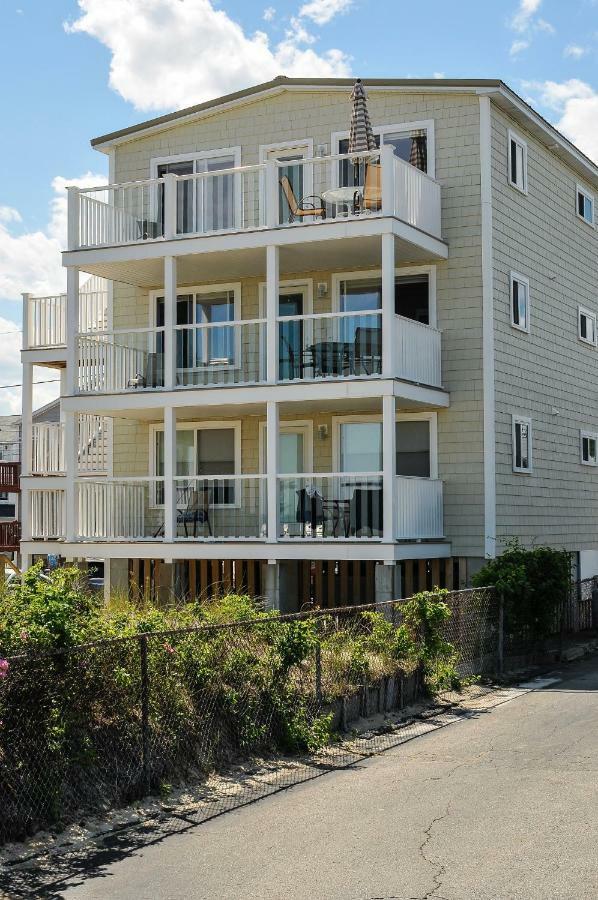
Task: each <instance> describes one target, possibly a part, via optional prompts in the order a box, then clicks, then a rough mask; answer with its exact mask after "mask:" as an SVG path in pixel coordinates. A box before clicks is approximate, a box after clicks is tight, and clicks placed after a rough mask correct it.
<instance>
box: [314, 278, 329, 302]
mask: <svg viewBox="0 0 598 900" xmlns="http://www.w3.org/2000/svg"><path fill="white" fill-rule="evenodd" d="M316 293H317V295H318V300H323V299H324V297H326V296H327V294H328V282H326V281H318V286H317V288H316Z"/></svg>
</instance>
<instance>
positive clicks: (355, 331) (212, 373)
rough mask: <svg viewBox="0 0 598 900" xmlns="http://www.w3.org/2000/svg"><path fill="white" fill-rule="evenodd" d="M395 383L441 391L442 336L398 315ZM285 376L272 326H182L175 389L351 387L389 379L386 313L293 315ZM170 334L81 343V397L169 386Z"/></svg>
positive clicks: (287, 328)
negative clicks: (347, 383) (271, 340)
mask: <svg viewBox="0 0 598 900" xmlns="http://www.w3.org/2000/svg"><path fill="white" fill-rule="evenodd" d="M392 325H393V344H394V347H395V348H396V350H395V364H394V372H393V374H394V377H396V378H400V379H403V380H406V381H412V382H416V383H418V384H424V385H428V386H431V387H441V384H442V377H441V333H440V331H438V329H436V328H434V327H432V326H431V325H425V324H422V323H420V322H418V321H416V320H415V319H410V318H408V317H405V316H400V315H395V316H394V321H393V323H392ZM275 327H276V331H277V334H276V343H277V345H278V360H277V367H276V369H277V371H276V372H275V373H272V372H269V371H268V355H267V323H266V320H265V319H251V320H239V321H231V322H227V323H225V324H220V323H219V324H202V325H184V326H181V325H179V326H177V327H176V329H175V332H174V338H173V341H174V348H173V350H174V354H175V359H176V371H175V373H174V387H175V388H183V389H184V388H214V387H230V386H234V385H259V384H266V383H268V382H272V381H273V380H274V377H275V378H276V380H277V382H278V383H289V382H298V381H300V382H306V381H314V380H317V381H319V380H321V379H329V380H330V379H332V380H347V379H355V378H372V377H374V378H376V377H378V378H379V377H380V376H381V375H382V372H383V370H384V367H383V355H382V343H383V341H382V338H383V334H382V328H383V325H382V314H381V312H380V310H374V311H364V312H358V313H340V312H339V313H322V314H317V315H313V314H312V315H301V316H285V317H284V318H279V320H278V322H277V323H276V326H275ZM167 338H168V336H167V335H166V334H165V330H164V329H163V328H140V329H136V330H132V331H114V332H106V331H104V332H98V333H96V334H84V335H79V337H78V343H77V347H78V363H79V368H78V392H79V393H80V394H114V393H120V392H122V391H130V392H138V391H146V390H162V389H164V386H165V352H164V345H165V341H166V340H167Z"/></svg>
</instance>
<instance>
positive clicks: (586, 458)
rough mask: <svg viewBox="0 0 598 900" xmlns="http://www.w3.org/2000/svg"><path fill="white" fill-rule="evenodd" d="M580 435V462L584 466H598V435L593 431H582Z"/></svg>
mask: <svg viewBox="0 0 598 900" xmlns="http://www.w3.org/2000/svg"><path fill="white" fill-rule="evenodd" d="M580 434H581V462H582V464H583V465H584V466H595V465H597V464H598V434H595V433H594V432H593V431H582V432H580Z"/></svg>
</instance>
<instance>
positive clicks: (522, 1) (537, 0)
mask: <svg viewBox="0 0 598 900" xmlns="http://www.w3.org/2000/svg"><path fill="white" fill-rule="evenodd" d="M541 5H542V0H519V8H518V10H517V12H516V13H515V15H514V16H513V18H512V19H511V28H514V29H515V31H520V32H524V31H527V29H528V28H529V26H530V23H531V20H532V18H533V16H534V15H535V13H537V12H538V10H539V9H540V6H541Z"/></svg>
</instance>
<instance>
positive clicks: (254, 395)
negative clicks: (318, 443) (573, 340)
mask: <svg viewBox="0 0 598 900" xmlns="http://www.w3.org/2000/svg"><path fill="white" fill-rule="evenodd" d="M389 394H393V395H394V396H395V397H397V398H399V399H403V400H410V401H412V402H415V403H421V404H422V405H423V406H430V407H442V408H447V407H448V406H449V405H450V395H449V394H448V393H447V392H446V391H444V390H442V389H441V388H431V387H424V386H422V385H418V384H413V383H412V382H408V381H399V380H398V379H377V378H371V379H364V380H363V381H360V380H357V379H356V380H347V381H346V382H344V381H313V382H301V383H298V384H273V385H269V384H262V385H255V386H252V387H250V386H246V387H216V388H179V389H177V390H176V391H161V390H156V391H147V392H146V391H144V392H139V393H136V392H133V391H131V392H126V393H118V394H78V395H76V396H69V397H63V398H62V401H61V403H62V409H63V411H64V412H78V413H93V414H96V415H107V416H110V415H117V414H122V413H130V414H131V415H132V416H134V415H135V412H138V411H142V410H162V409H164V408H165V407H174V408H177V409H178V408H181V407H183V408H184V407H189V406H194V407H197V408H198V409H201V408H202V407H203V408H206V407H216V408H217V407H224V406H238V407H243V406H255V405H265V404H266V403H267V402H268V401H269V400H276V401H278V402H279V403H297V404H301V403H309V402H325V401H331V400H339V401H342V400H349V401H351V400H362V399H365V398H372V397H373V398H376V397H383V396H387V395H389ZM241 411H242V410H241Z"/></svg>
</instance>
